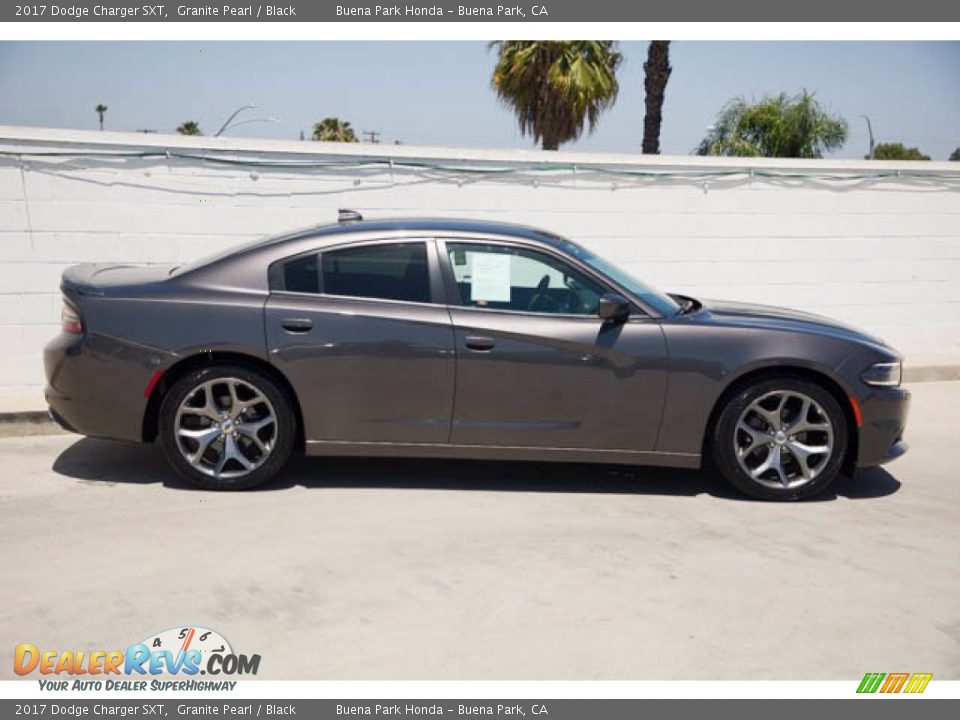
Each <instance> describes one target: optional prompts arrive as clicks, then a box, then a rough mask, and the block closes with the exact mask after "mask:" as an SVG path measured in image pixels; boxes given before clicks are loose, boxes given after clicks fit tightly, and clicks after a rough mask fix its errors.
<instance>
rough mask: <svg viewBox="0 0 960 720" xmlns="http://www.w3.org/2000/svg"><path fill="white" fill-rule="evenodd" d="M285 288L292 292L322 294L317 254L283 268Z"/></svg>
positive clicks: (291, 261) (293, 261)
mask: <svg viewBox="0 0 960 720" xmlns="http://www.w3.org/2000/svg"><path fill="white" fill-rule="evenodd" d="M283 288H284V290H290V291H291V292H302V293H318V292H320V274H319V273H318V272H317V256H316V254H314V255H304V256H303V257H298V258H296V259H294V260H290V261H289V262H287V263H286V264H285V265H284V266H283Z"/></svg>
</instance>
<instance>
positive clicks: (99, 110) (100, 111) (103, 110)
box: [93, 103, 107, 130]
mask: <svg viewBox="0 0 960 720" xmlns="http://www.w3.org/2000/svg"><path fill="white" fill-rule="evenodd" d="M93 111H94V112H95V113H96V114H97V115H99V116H100V129H101V130H103V116H104V115H106V114H107V106H106V105H104V104H103V103H100V104H99V105H97V106H96V107H95V108H94V109H93Z"/></svg>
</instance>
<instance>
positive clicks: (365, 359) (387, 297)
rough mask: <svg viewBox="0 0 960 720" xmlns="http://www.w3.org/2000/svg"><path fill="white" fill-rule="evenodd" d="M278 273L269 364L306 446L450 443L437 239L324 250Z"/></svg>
mask: <svg viewBox="0 0 960 720" xmlns="http://www.w3.org/2000/svg"><path fill="white" fill-rule="evenodd" d="M281 263H282V264H281V265H280V267H276V266H275V267H274V268H272V269H271V285H272V286H273V288H272V290H271V294H270V298H269V300H268V301H267V306H266V329H267V342H268V344H269V349H270V357H271V360H272V362H274V363H275V364H276V365H277V367H278V368H279V369H280V370H281V371H282V372H283V373H284V374H285V375H286V376H287V378H288V379H289V380H290V382H291V383H292V384H293V386H294V389H295V391H296V392H297V396H298V397H299V400H300V406H301V409H302V411H303V419H304V431H305V435H306V439H307V440H308V441H311V440H312V441H318V440H325V441H341V442H343V441H346V442H400V443H445V442H447V441H448V440H449V435H450V417H451V412H452V405H453V391H454V372H455V356H454V345H453V343H454V337H453V328H452V325H451V321H450V315H449V312H448V310H447V308H446V307H445V305H444V304H443V295H442V287H441V285H440V282H441V281H440V278H439V275H438V269H437V254H436V246H435V243H434V242H433V240H432V239H426V240H425V239H403V240H378V241H373V242H362V243H353V244H350V245H345V246H339V247H333V248H328V249H327V248H325V249H323V251H322V252H311V253H306V254H302V255H298V256H296V257H294V258H288V259H287V260H284V261H281Z"/></svg>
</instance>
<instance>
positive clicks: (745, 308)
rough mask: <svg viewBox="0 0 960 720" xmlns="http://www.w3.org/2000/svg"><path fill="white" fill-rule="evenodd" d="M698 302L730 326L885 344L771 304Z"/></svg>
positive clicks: (818, 317)
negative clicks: (789, 331) (814, 334)
mask: <svg viewBox="0 0 960 720" xmlns="http://www.w3.org/2000/svg"><path fill="white" fill-rule="evenodd" d="M699 302H700V303H701V304H702V305H703V307H704V309H705V310H706V311H707V312H708V313H710V315H711V317H712V318H713V319H715V320H716V321H718V322H722V323H725V324H729V325H742V326H744V327H756V328H766V329H778V330H794V331H798V332H809V333H817V334H820V335H830V336H832V337H838V338H841V339H845V340H854V341H859V342H868V343H870V344H872V345H880V346H882V347H886V346H887V344H886V343H885V342H884V341H883V340H882V339H880V338H878V337H876V336H874V335H870V334H868V333H865V332H863V331H862V330H859V329H857V328H855V327H851V326H850V325H845V324H843V323H840V322H837V321H836V320H832V319H830V318H828V317H824V316H823V315H816V314H814V313H808V312H802V311H800V310H791V309H789V308H782V307H775V306H773V305H754V304H752V303H739V302H729V301H727V300H699Z"/></svg>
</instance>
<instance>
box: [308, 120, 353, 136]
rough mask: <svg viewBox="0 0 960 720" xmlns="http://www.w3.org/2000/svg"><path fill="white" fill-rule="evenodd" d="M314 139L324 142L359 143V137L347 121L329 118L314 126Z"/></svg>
mask: <svg viewBox="0 0 960 720" xmlns="http://www.w3.org/2000/svg"><path fill="white" fill-rule="evenodd" d="M313 139H314V140H322V141H324V142H357V135H356V133H355V132H353V128H352V127H350V123H348V122H347V121H346V120H341V119H340V118H335V117H328V118H324V119H323V120H321V121H320V122H318V123H317V124H316V125H314V126H313Z"/></svg>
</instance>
